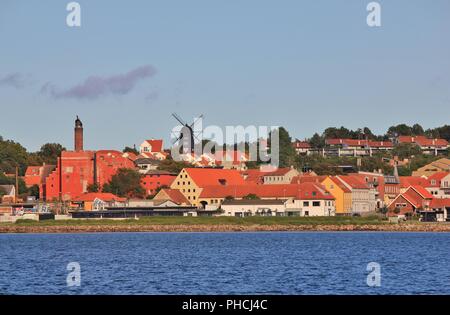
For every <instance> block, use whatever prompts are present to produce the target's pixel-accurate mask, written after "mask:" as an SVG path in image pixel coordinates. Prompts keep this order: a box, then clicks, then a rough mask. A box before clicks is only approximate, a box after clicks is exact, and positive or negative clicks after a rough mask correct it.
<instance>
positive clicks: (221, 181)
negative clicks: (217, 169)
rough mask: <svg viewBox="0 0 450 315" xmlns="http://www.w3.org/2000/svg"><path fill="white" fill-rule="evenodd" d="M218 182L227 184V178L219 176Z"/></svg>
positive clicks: (223, 184)
mask: <svg viewBox="0 0 450 315" xmlns="http://www.w3.org/2000/svg"><path fill="white" fill-rule="evenodd" d="M219 184H220V185H222V186H225V185H226V184H227V180H226V179H224V178H220V179H219Z"/></svg>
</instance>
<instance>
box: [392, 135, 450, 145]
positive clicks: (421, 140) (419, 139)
mask: <svg viewBox="0 0 450 315" xmlns="http://www.w3.org/2000/svg"><path fill="white" fill-rule="evenodd" d="M398 141H399V142H400V143H416V144H418V145H420V146H422V147H447V146H448V141H447V140H445V139H429V138H427V137H425V136H400V137H398Z"/></svg>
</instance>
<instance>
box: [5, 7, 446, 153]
mask: <svg viewBox="0 0 450 315" xmlns="http://www.w3.org/2000/svg"><path fill="white" fill-rule="evenodd" d="M68 2H69V1H65V0H48V1H38V0H32V1H25V0H0V109H1V113H0V135H2V136H3V137H4V138H11V139H14V140H16V141H19V142H20V143H22V144H23V145H24V146H26V147H27V148H28V149H29V150H37V149H38V148H39V147H40V145H41V144H43V143H46V142H59V143H62V144H63V145H64V146H66V147H67V148H72V146H73V121H74V119H75V115H77V114H78V115H79V116H80V117H81V119H82V120H83V122H84V124H85V146H86V147H87V148H88V149H105V148H109V149H122V148H123V147H124V146H125V145H133V144H139V143H140V142H141V141H142V140H144V139H146V138H151V137H154V138H164V139H165V140H166V141H167V140H168V139H169V136H170V130H171V128H172V127H173V126H174V125H175V121H174V119H173V118H172V117H170V114H171V113H172V112H177V113H178V114H180V115H181V116H182V117H185V118H186V119H187V120H190V119H192V117H193V116H196V115H198V114H201V113H202V114H204V115H205V120H204V124H206V125H210V124H213V125H219V126H225V125H244V126H246V125H269V126H270V125H282V126H285V127H286V128H287V129H288V130H289V131H290V133H291V135H292V136H293V137H297V138H305V137H309V136H311V135H312V134H313V133H314V132H322V131H323V129H325V128H326V127H329V126H341V125H344V126H346V127H349V128H360V127H364V126H368V127H369V128H371V129H372V130H373V131H374V132H376V133H384V131H385V130H386V129H387V128H388V127H389V126H391V125H393V124H397V123H402V122H405V123H415V122H418V123H421V124H422V125H423V126H424V127H426V128H428V127H436V126H440V125H443V124H446V123H447V124H448V123H450V122H449V117H450V41H449V38H450V2H449V1H448V0H434V1H426V0H422V1H420V0H409V1H407V0H396V1H386V0H384V1H379V2H380V4H381V6H382V26H381V27H380V28H370V27H368V26H367V24H366V16H367V11H366V5H367V4H368V3H369V2H370V1H365V0H314V1H313V0H308V1H300V0H282V1H275V0H220V1H219V0H189V1H186V0H177V1H175V0H160V1H148V0H147V1H137V0H135V1H106V0H95V1H92V0H89V1H87V0H84V1H83V0H79V1H78V2H79V3H80V5H81V10H82V12H81V22H82V26H81V28H69V27H67V25H66V16H67V14H68V12H67V11H66V5H67V3H68ZM133 71H134V72H133ZM89 77H95V78H97V81H99V82H97V81H95V80H94V81H95V82H96V84H97V85H96V87H97V88H99V89H100V90H98V89H97V90H95V89H94V91H92V90H91V89H90V84H91V83H92V82H91V81H92V80H91V81H86V80H87V79H88V78H89ZM125 81H126V83H124V82H125ZM95 82H94V83H95ZM117 84H119V87H117ZM121 84H125V85H126V86H125V87H123V86H122V85H121ZM99 85H100V87H99ZM86 89H87V92H88V93H91V92H92V93H93V94H92V93H91V94H88V96H89V95H90V96H89V97H85V96H86V94H83V93H84V92H86ZM80 90H82V91H81V92H80ZM96 91H97V92H98V93H96Z"/></svg>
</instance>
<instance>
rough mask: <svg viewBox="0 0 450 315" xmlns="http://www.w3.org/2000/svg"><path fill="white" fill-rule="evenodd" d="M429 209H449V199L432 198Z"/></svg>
mask: <svg viewBox="0 0 450 315" xmlns="http://www.w3.org/2000/svg"><path fill="white" fill-rule="evenodd" d="M430 208H432V209H442V208H450V198H434V199H433V200H431V204H430Z"/></svg>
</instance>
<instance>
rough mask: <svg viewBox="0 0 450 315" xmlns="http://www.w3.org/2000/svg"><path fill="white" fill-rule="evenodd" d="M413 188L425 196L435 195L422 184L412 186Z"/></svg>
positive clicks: (429, 197) (431, 196)
mask: <svg viewBox="0 0 450 315" xmlns="http://www.w3.org/2000/svg"><path fill="white" fill-rule="evenodd" d="M411 188H412V189H414V190H415V191H416V192H417V193H419V194H420V195H421V196H422V197H423V198H425V199H433V195H432V194H431V193H430V192H429V191H428V190H426V189H425V188H423V187H422V186H418V185H414V186H411Z"/></svg>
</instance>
